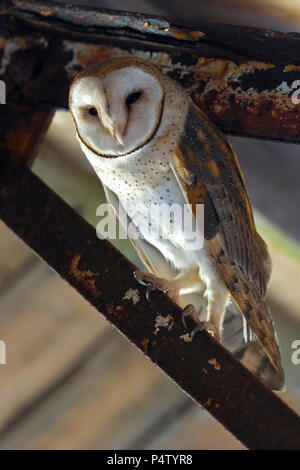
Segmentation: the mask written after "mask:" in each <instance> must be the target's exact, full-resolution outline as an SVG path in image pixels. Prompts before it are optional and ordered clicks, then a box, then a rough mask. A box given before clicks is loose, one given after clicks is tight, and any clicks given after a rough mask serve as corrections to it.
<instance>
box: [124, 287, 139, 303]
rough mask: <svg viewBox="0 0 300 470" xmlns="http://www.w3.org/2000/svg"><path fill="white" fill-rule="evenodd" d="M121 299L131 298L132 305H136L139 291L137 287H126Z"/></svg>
mask: <svg viewBox="0 0 300 470" xmlns="http://www.w3.org/2000/svg"><path fill="white" fill-rule="evenodd" d="M122 300H132V303H133V305H136V304H137V303H138V302H139V301H140V293H139V291H138V289H131V288H130V289H128V291H127V292H125V295H124V297H123V298H122Z"/></svg>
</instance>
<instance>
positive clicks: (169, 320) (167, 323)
mask: <svg viewBox="0 0 300 470" xmlns="http://www.w3.org/2000/svg"><path fill="white" fill-rule="evenodd" d="M173 325H174V318H173V317H172V315H170V314H169V315H167V316H166V317H163V316H162V315H157V317H156V318H155V330H154V334H155V335H157V333H158V332H159V330H160V328H167V330H168V331H171V330H172V328H173Z"/></svg>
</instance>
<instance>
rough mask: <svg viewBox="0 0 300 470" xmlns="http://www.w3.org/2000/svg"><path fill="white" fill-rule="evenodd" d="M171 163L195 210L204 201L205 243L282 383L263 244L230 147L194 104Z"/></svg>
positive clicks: (267, 259) (267, 264) (267, 267)
mask: <svg viewBox="0 0 300 470" xmlns="http://www.w3.org/2000/svg"><path fill="white" fill-rule="evenodd" d="M170 164H171V167H172V169H173V171H174V174H175V176H176V178H177V180H178V182H179V185H180V186H181V189H182V191H183V193H184V196H185V200H186V201H187V203H189V204H191V206H192V209H193V213H194V215H196V205H197V204H204V214H205V216H204V238H205V247H206V249H207V251H208V252H209V254H210V255H211V257H212V259H213V261H214V263H215V266H216V268H217V270H218V272H219V274H220V277H221V278H222V279H223V280H224V282H225V284H226V286H227V288H228V290H229V291H230V294H231V296H232V298H233V300H234V301H235V303H236V305H237V306H238V308H239V309H240V311H241V312H242V314H243V315H244V316H245V318H246V320H247V322H248V324H249V326H250V327H251V328H252V330H253V332H254V333H255V335H256V336H257V338H258V339H259V341H260V342H261V344H262V345H263V347H264V349H265V351H266V353H267V354H268V356H269V358H270V360H271V361H272V363H273V364H274V366H275V368H276V370H277V372H278V375H279V376H280V380H281V382H282V384H283V382H284V373H283V370H282V365H281V358H280V352H279V347H278V343H277V339H276V336H275V331H274V326H273V321H272V316H271V312H270V310H269V308H268V306H267V305H266V303H265V301H264V297H265V292H266V287H267V283H268V280H269V277H270V271H271V264H270V260H269V255H268V251H267V247H266V245H265V243H264V241H263V240H262V239H261V237H260V236H259V235H258V233H257V232H256V228H255V225H254V220H253V214H252V210H251V206H250V202H249V198H248V194H247V190H246V186H245V182H244V179H243V176H242V173H241V170H240V167H239V164H238V161H237V158H236V156H235V154H234V151H233V149H232V148H231V146H230V145H229V144H228V143H227V141H226V140H225V139H224V137H223V136H222V134H221V133H220V132H219V131H218V130H217V129H216V128H215V126H214V125H213V124H212V123H210V121H209V120H208V119H207V117H206V116H205V114H204V113H202V112H201V111H200V110H199V109H198V108H197V107H196V106H195V105H194V104H191V105H190V109H189V112H188V116H187V118H186V123H185V128H184V130H183V131H182V133H181V136H180V139H179V143H178V146H177V148H176V150H175V152H174V154H173V158H172V161H171V162H170Z"/></svg>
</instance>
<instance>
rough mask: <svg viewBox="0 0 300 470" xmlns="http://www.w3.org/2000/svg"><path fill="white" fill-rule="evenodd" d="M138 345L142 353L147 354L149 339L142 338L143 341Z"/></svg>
mask: <svg viewBox="0 0 300 470" xmlns="http://www.w3.org/2000/svg"><path fill="white" fill-rule="evenodd" d="M140 345H141V347H142V349H143V351H144V352H145V353H147V352H148V346H149V339H148V338H144V339H143V340H142V341H141V342H140Z"/></svg>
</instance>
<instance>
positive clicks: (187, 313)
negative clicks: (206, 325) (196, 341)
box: [181, 304, 202, 330]
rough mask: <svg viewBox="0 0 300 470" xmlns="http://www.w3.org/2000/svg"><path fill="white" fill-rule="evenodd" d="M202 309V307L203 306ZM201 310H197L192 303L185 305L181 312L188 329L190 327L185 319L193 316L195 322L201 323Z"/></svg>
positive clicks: (183, 322)
mask: <svg viewBox="0 0 300 470" xmlns="http://www.w3.org/2000/svg"><path fill="white" fill-rule="evenodd" d="M201 310H202V307H201ZM201 310H200V312H197V310H196V309H195V307H194V305H192V304H188V305H186V306H185V307H184V309H183V310H182V314H181V321H182V324H183V326H184V328H185V329H186V330H187V329H188V327H187V325H186V321H185V319H186V317H191V318H192V319H193V320H194V322H195V323H199V322H200V319H199V315H200V313H201Z"/></svg>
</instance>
